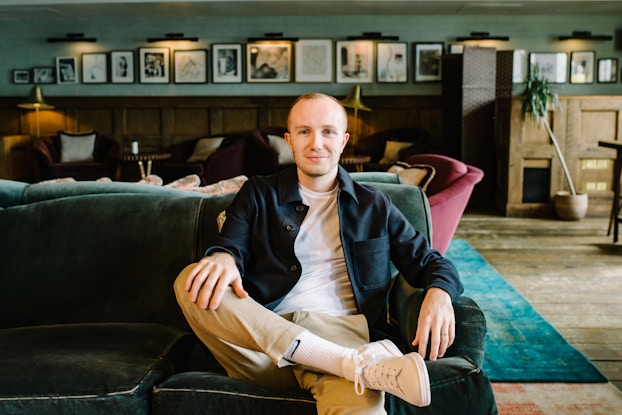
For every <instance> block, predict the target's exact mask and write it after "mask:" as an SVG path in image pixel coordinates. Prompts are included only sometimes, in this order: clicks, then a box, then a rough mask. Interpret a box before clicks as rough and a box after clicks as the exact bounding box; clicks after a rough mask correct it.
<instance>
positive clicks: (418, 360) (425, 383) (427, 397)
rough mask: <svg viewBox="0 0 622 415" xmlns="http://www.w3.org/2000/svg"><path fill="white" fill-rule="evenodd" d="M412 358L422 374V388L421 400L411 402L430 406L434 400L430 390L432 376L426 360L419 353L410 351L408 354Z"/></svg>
mask: <svg viewBox="0 0 622 415" xmlns="http://www.w3.org/2000/svg"><path fill="white" fill-rule="evenodd" d="M406 356H407V357H408V358H409V359H410V360H412V361H413V362H415V364H416V365H417V369H418V370H419V373H421V374H422V376H419V380H420V381H421V382H420V383H419V387H420V389H421V391H420V392H421V402H410V403H412V404H413V405H415V406H428V405H430V403H431V402H432V392H431V391H430V376H429V375H428V368H427V366H426V365H425V361H424V360H423V358H422V357H421V355H420V354H419V353H409V354H407V355H406Z"/></svg>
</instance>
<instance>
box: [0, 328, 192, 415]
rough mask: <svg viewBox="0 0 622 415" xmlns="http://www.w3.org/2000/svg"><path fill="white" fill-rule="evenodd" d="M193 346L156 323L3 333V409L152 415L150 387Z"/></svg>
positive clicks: (0, 392)
mask: <svg viewBox="0 0 622 415" xmlns="http://www.w3.org/2000/svg"><path fill="white" fill-rule="evenodd" d="M194 344H195V340H194V337H193V336H191V335H189V334H188V333H187V332H184V331H181V330H177V329H173V328H170V327H167V326H162V325H157V324H75V325H51V326H35V327H23V328H15V329H5V330H0V350H1V351H2V353H1V354H0V413H3V414H17V413H29V414H45V413H50V414H51V413H67V414H69V413H72V414H106V415H108V414H116V415H118V414H128V415H139V414H148V413H150V406H151V405H150V395H151V389H152V387H153V386H154V385H155V384H157V383H159V382H161V381H162V380H163V379H165V378H166V377H168V376H170V375H172V374H173V373H175V372H176V371H178V370H179V368H180V367H181V365H182V364H183V363H184V362H185V356H187V355H188V354H189V352H190V350H192V347H193V346H194Z"/></svg>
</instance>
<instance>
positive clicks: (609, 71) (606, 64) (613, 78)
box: [597, 58, 618, 84]
mask: <svg viewBox="0 0 622 415" xmlns="http://www.w3.org/2000/svg"><path fill="white" fill-rule="evenodd" d="M597 79H598V82H599V83H605V84H611V83H614V82H618V60H617V59H612V58H607V59H599V60H598V78H597Z"/></svg>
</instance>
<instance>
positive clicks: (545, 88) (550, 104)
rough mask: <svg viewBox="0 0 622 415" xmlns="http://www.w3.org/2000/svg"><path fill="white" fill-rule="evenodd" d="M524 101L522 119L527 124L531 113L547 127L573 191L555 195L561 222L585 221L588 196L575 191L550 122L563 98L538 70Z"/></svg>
mask: <svg viewBox="0 0 622 415" xmlns="http://www.w3.org/2000/svg"><path fill="white" fill-rule="evenodd" d="M522 97H523V104H522V106H521V116H522V119H523V121H524V120H525V117H526V116H527V114H528V113H529V114H531V116H532V118H533V120H534V122H535V123H536V125H537V126H538V127H542V126H544V128H546V131H547V133H548V134H549V137H550V139H551V142H552V143H553V147H554V148H555V153H556V154H557V157H558V158H559V162H560V163H561V166H562V169H563V171H564V176H565V177H566V181H567V182H568V187H569V188H570V191H569V192H568V191H559V192H557V194H556V195H555V201H554V202H555V212H556V213H557V216H559V217H560V218H561V219H567V220H579V219H582V218H583V217H584V216H585V214H586V213H587V204H588V198H587V193H577V191H576V190H575V187H574V184H573V182H572V177H571V176H570V172H569V171H568V166H567V164H566V159H565V158H564V155H563V153H562V151H561V149H560V148H559V144H558V142H557V139H556V138H555V134H553V130H551V126H550V125H549V121H548V117H549V111H555V110H556V109H561V105H560V102H559V97H558V96H557V93H555V92H554V91H553V89H552V88H551V86H550V84H549V82H548V80H547V79H546V78H545V77H544V76H542V75H540V73H539V69H538V67H537V66H536V67H534V68H533V71H532V72H531V73H530V74H529V76H528V77H527V79H526V80H525V90H524V91H523V94H522Z"/></svg>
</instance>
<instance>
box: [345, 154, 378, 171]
mask: <svg viewBox="0 0 622 415" xmlns="http://www.w3.org/2000/svg"><path fill="white" fill-rule="evenodd" d="M370 161H371V157H370V156H364V155H354V156H341V158H340V159H339V163H341V164H343V165H354V168H355V169H356V171H358V172H361V171H363V164H365V163H369V162H370Z"/></svg>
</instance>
